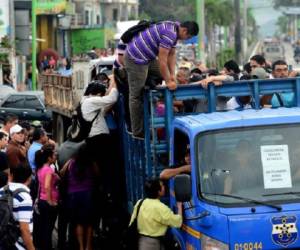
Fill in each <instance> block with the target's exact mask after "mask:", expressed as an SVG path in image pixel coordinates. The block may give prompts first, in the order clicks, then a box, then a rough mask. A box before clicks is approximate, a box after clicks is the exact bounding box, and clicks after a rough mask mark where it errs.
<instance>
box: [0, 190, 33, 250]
mask: <svg viewBox="0 0 300 250" xmlns="http://www.w3.org/2000/svg"><path fill="white" fill-rule="evenodd" d="M3 190H4V194H3V195H2V196H1V197H0V250H9V249H15V248H14V246H15V244H16V242H17V240H18V238H19V237H20V236H21V232H20V227H19V222H17V221H16V220H15V219H14V216H13V197H15V196H16V195H17V194H19V193H22V192H25V193H28V191H27V190H26V189H24V188H18V189H16V190H15V191H13V192H12V191H10V190H9V187H8V185H7V186H5V187H4V188H3ZM28 194H29V193H28Z"/></svg>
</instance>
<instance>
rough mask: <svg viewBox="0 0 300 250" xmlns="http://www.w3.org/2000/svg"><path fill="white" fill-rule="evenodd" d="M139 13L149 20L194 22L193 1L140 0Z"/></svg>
mask: <svg viewBox="0 0 300 250" xmlns="http://www.w3.org/2000/svg"><path fill="white" fill-rule="evenodd" d="M140 13H142V15H146V16H149V17H150V18H151V20H154V21H161V20H179V21H186V20H195V18H196V11H195V0H164V1H161V0H140Z"/></svg>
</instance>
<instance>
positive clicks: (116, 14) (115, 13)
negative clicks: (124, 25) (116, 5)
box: [113, 9, 118, 21]
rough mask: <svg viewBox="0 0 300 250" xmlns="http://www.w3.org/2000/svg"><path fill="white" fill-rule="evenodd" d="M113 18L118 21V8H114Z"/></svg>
mask: <svg viewBox="0 0 300 250" xmlns="http://www.w3.org/2000/svg"><path fill="white" fill-rule="evenodd" d="M113 20H114V21H118V9H113Z"/></svg>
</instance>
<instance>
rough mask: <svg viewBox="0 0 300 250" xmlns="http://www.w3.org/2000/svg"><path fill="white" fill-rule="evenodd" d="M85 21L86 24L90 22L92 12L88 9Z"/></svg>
mask: <svg viewBox="0 0 300 250" xmlns="http://www.w3.org/2000/svg"><path fill="white" fill-rule="evenodd" d="M84 13H85V15H84V16H85V22H84V24H85V25H89V24H90V12H89V11H88V10H86V11H85V12H84Z"/></svg>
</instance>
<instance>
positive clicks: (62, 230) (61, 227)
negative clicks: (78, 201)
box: [57, 200, 69, 250]
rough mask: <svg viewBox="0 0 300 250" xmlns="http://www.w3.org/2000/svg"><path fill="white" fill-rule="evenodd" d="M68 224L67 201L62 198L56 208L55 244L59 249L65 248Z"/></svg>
mask: <svg viewBox="0 0 300 250" xmlns="http://www.w3.org/2000/svg"><path fill="white" fill-rule="evenodd" d="M68 225H69V216H68V209H67V202H66V201H65V200H64V201H63V202H62V203H61V204H60V206H59V208H58V225H57V226H58V229H57V237H58V242H57V246H58V249H60V250H64V249H66V248H67V247H66V246H67V231H68Z"/></svg>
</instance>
